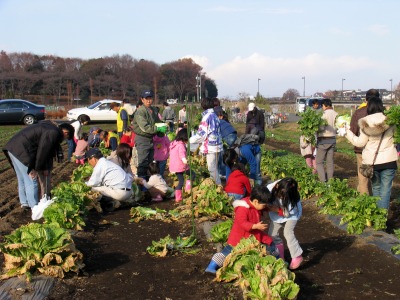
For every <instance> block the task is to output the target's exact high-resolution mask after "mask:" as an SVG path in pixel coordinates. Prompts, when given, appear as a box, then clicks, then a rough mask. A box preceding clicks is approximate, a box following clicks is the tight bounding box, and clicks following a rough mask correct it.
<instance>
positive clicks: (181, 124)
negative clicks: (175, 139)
mask: <svg viewBox="0 0 400 300" xmlns="http://www.w3.org/2000/svg"><path fill="white" fill-rule="evenodd" d="M182 128H184V124H183V123H178V128H177V129H176V131H175V134H178V132H179V131H180V130H181V129H182Z"/></svg>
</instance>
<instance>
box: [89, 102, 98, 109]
mask: <svg viewBox="0 0 400 300" xmlns="http://www.w3.org/2000/svg"><path fill="white" fill-rule="evenodd" d="M99 104H100V102H96V103H93V104H91V105H89V106H88V108H89V109H94V108H96V107H97V106H99Z"/></svg>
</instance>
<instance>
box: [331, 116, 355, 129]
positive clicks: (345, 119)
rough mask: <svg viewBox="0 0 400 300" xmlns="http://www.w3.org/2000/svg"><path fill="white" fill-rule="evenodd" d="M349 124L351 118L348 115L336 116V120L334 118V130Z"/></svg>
mask: <svg viewBox="0 0 400 300" xmlns="http://www.w3.org/2000/svg"><path fill="white" fill-rule="evenodd" d="M350 122H351V116H350V115H348V114H345V115H340V116H337V118H336V122H335V127H336V128H341V127H344V126H346V125H348V126H350Z"/></svg>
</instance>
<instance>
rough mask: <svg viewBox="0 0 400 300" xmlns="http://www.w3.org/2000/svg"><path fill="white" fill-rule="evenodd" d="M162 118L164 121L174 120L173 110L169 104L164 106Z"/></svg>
mask: <svg viewBox="0 0 400 300" xmlns="http://www.w3.org/2000/svg"><path fill="white" fill-rule="evenodd" d="M162 118H163V120H164V121H174V120H175V111H174V110H173V109H172V107H170V106H166V107H165V109H164V111H163V113H162Z"/></svg>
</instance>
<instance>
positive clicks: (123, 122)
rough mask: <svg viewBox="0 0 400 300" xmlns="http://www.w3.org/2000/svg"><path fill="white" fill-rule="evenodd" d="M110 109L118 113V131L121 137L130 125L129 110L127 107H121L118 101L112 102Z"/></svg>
mask: <svg viewBox="0 0 400 300" xmlns="http://www.w3.org/2000/svg"><path fill="white" fill-rule="evenodd" d="M110 110H113V111H115V112H116V113H117V132H118V135H119V137H121V136H122V134H123V132H124V131H125V130H126V128H128V125H129V116H128V112H127V111H126V109H125V108H123V107H121V104H119V103H117V102H111V104H110Z"/></svg>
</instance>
